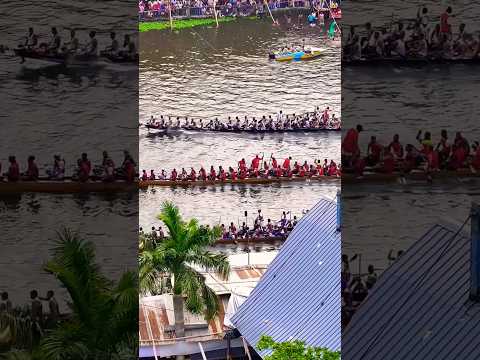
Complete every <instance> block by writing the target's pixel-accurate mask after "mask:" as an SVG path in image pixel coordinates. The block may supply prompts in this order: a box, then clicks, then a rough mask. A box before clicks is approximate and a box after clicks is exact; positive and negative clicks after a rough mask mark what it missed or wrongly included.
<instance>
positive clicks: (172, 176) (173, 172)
mask: <svg viewBox="0 0 480 360" xmlns="http://www.w3.org/2000/svg"><path fill="white" fill-rule="evenodd" d="M177 177H178V173H177V169H173V170H172V174H171V175H170V180H171V181H176V180H177Z"/></svg>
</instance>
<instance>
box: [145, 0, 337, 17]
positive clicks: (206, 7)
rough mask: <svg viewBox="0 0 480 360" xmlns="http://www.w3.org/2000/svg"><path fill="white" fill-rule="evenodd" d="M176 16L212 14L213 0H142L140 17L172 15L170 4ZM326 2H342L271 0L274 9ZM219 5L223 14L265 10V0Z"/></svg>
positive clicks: (331, 4) (221, 2)
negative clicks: (170, 13)
mask: <svg viewBox="0 0 480 360" xmlns="http://www.w3.org/2000/svg"><path fill="white" fill-rule="evenodd" d="M170 3H171V12H172V16H173V17H178V16H180V17H208V16H213V15H214V13H213V4H214V3H213V0H171V1H170V0H139V4H138V7H139V17H140V19H141V20H148V19H156V18H162V17H169V5H170ZM325 4H327V5H328V7H329V8H331V9H336V8H337V7H338V6H339V1H331V0H327V1H322V0H268V7H269V8H270V10H276V9H286V8H308V9H320V8H322V7H323V6H325ZM216 7H217V9H220V15H222V16H248V15H253V14H255V13H257V14H258V13H260V12H265V10H266V9H264V2H263V1H261V0H253V1H249V0H218V1H217V2H216Z"/></svg>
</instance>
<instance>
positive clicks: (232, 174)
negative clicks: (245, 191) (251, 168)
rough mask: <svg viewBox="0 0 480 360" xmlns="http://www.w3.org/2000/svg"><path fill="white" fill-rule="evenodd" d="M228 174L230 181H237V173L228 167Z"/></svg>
mask: <svg viewBox="0 0 480 360" xmlns="http://www.w3.org/2000/svg"><path fill="white" fill-rule="evenodd" d="M229 172H230V179H232V180H237V172H236V171H235V169H234V168H232V167H230V169H229Z"/></svg>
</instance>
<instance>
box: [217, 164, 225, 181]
mask: <svg viewBox="0 0 480 360" xmlns="http://www.w3.org/2000/svg"><path fill="white" fill-rule="evenodd" d="M218 178H219V179H220V180H221V181H225V180H226V179H227V174H226V173H225V170H223V168H222V167H221V166H220V168H219V169H218Z"/></svg>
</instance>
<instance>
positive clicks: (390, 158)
mask: <svg viewBox="0 0 480 360" xmlns="http://www.w3.org/2000/svg"><path fill="white" fill-rule="evenodd" d="M381 170H382V172H383V173H385V174H391V173H393V172H394V171H395V158H394V155H393V154H392V152H391V150H390V147H387V148H385V149H384V151H383V161H382V168H381Z"/></svg>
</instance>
